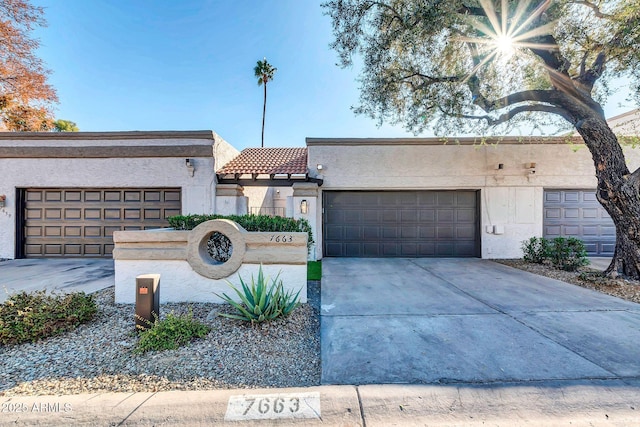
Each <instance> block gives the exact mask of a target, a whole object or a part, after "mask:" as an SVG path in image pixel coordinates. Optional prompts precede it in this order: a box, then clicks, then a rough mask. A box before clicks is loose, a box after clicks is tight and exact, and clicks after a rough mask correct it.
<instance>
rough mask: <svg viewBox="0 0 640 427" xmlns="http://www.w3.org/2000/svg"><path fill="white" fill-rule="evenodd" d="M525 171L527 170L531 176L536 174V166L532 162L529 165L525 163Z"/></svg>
mask: <svg viewBox="0 0 640 427" xmlns="http://www.w3.org/2000/svg"><path fill="white" fill-rule="evenodd" d="M524 167H525V169H528V170H529V174H530V175H533V174H535V173H536V164H535V163H534V162H531V163H525V164H524Z"/></svg>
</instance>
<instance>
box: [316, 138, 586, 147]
mask: <svg viewBox="0 0 640 427" xmlns="http://www.w3.org/2000/svg"><path fill="white" fill-rule="evenodd" d="M567 143H571V144H584V141H583V140H582V137H580V136H567V137H540V136H535V137H517V136H503V137H500V136H498V137H486V138H480V137H475V138H474V137H470V138H453V137H452V138H306V144H307V146H331V145H339V146H363V147H364V146H371V145H496V144H519V145H526V144H567Z"/></svg>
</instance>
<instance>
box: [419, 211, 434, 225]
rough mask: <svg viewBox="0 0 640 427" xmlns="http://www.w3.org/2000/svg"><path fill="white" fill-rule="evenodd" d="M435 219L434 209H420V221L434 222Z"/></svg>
mask: <svg viewBox="0 0 640 427" xmlns="http://www.w3.org/2000/svg"><path fill="white" fill-rule="evenodd" d="M435 220H436V210H435V209H429V210H421V211H420V222H434V221H435Z"/></svg>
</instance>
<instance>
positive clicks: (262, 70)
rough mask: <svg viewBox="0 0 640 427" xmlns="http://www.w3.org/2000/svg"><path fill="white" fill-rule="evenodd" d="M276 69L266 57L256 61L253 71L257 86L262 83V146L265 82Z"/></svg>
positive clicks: (271, 77) (265, 106)
mask: <svg viewBox="0 0 640 427" xmlns="http://www.w3.org/2000/svg"><path fill="white" fill-rule="evenodd" d="M276 71H278V69H277V68H275V67H273V66H272V65H271V64H269V63H268V62H267V58H264V59H263V60H262V61H258V63H257V65H256V66H255V68H254V69H253V73H254V74H255V76H256V77H257V78H258V86H260V85H264V104H263V105H262V147H264V116H265V115H266V113H267V82H269V81H271V80H273V75H274V74H275V72H276Z"/></svg>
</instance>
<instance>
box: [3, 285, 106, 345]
mask: <svg viewBox="0 0 640 427" xmlns="http://www.w3.org/2000/svg"><path fill="white" fill-rule="evenodd" d="M97 312H98V308H97V306H96V303H95V301H94V300H93V297H92V296H91V295H87V294H85V293H84V292H74V293H70V294H66V295H51V294H47V293H46V291H44V290H42V291H37V292H32V293H27V292H20V293H17V294H13V295H11V296H9V299H7V300H6V301H5V302H4V303H3V304H2V305H1V306H0V343H2V344H4V345H7V344H19V343H23V342H27V341H31V342H35V341H37V340H39V339H41V338H45V337H49V336H52V335H56V334H60V333H62V332H65V331H68V330H71V329H74V328H75V327H77V326H78V325H80V324H81V323H85V322H87V321H89V320H91V319H92V318H93V317H94V316H95V314H96V313H97Z"/></svg>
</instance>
